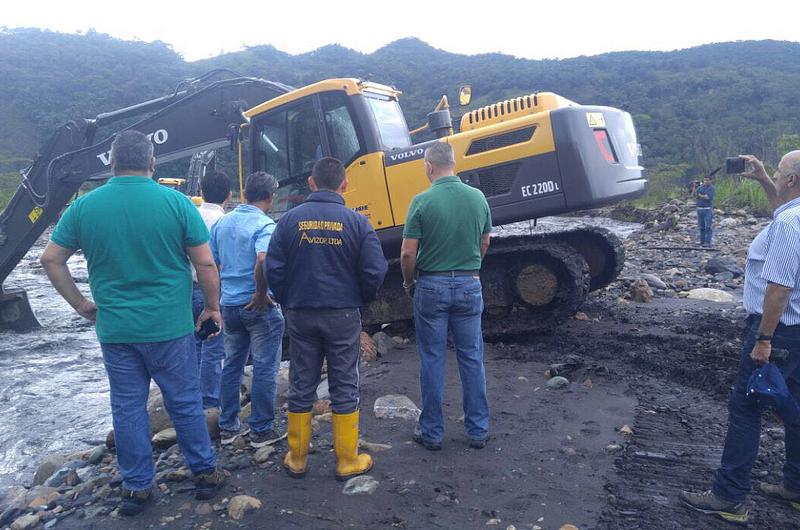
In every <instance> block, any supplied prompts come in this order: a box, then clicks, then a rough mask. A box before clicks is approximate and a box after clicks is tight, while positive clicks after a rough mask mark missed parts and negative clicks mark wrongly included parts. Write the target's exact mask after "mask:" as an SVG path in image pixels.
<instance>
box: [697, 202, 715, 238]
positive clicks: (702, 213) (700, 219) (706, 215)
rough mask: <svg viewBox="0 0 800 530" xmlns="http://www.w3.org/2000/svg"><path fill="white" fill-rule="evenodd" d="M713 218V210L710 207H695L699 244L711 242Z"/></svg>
mask: <svg viewBox="0 0 800 530" xmlns="http://www.w3.org/2000/svg"><path fill="white" fill-rule="evenodd" d="M713 220H714V210H713V209H712V208H708V209H700V208H698V209H697V227H698V228H699V229H700V244H701V245H710V244H711V235H712V233H713V229H712V228H711V224H712V221H713Z"/></svg>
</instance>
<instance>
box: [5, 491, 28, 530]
mask: <svg viewBox="0 0 800 530" xmlns="http://www.w3.org/2000/svg"><path fill="white" fill-rule="evenodd" d="M27 495H28V490H27V489H25V488H23V487H22V486H11V487H9V488H8V489H6V491H5V493H4V494H3V499H2V501H0V527H4V526H5V525H7V524H8V523H10V522H11V521H12V520H14V518H15V517H17V516H18V515H19V514H20V512H22V511H23V510H24V509H25V508H26V507H27V506H28V503H27V502H25V499H26V497H27Z"/></svg>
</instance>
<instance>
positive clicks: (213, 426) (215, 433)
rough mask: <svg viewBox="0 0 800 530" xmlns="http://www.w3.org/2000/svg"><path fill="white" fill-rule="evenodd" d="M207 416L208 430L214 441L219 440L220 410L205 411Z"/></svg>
mask: <svg viewBox="0 0 800 530" xmlns="http://www.w3.org/2000/svg"><path fill="white" fill-rule="evenodd" d="M203 413H204V414H205V415H206V428H207V429H208V435H209V436H210V437H211V439H212V440H217V439H219V409H218V408H210V409H206V410H204V411H203Z"/></svg>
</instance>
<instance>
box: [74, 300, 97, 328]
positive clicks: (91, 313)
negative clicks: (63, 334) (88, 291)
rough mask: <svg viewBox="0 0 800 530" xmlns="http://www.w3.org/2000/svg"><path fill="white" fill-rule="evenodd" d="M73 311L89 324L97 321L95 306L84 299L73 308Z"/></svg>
mask: <svg viewBox="0 0 800 530" xmlns="http://www.w3.org/2000/svg"><path fill="white" fill-rule="evenodd" d="M75 311H77V312H78V314H79V315H80V316H82V317H83V318H85V319H86V320H88V321H89V322H94V321H95V320H97V306H96V305H94V302H92V301H91V300H88V299H86V298H84V299H83V300H81V302H80V303H79V304H78V306H77V307H76V308H75Z"/></svg>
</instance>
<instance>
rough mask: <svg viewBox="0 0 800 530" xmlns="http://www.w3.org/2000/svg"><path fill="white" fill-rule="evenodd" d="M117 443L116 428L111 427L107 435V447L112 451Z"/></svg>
mask: <svg viewBox="0 0 800 530" xmlns="http://www.w3.org/2000/svg"><path fill="white" fill-rule="evenodd" d="M116 445H117V443H116V441H115V438H114V429H111V430H110V431H108V434H107V435H106V448H107V449H108V450H109V451H110V450H112V449H114V447H116Z"/></svg>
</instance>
